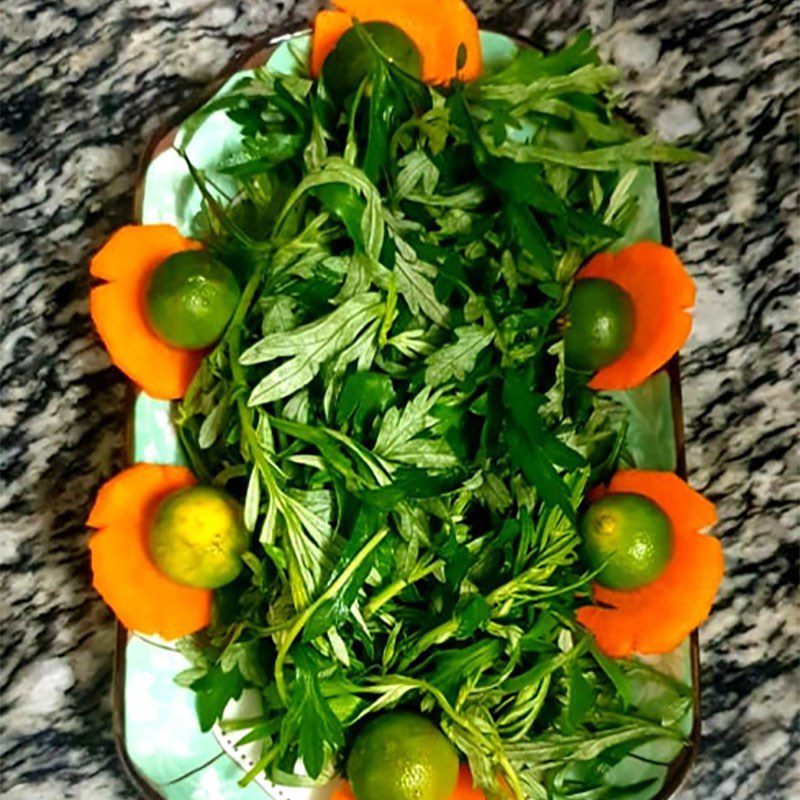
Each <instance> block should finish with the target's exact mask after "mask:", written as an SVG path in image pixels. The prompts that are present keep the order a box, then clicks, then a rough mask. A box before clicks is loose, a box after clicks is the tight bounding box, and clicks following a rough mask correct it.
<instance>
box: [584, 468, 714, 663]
mask: <svg viewBox="0 0 800 800" xmlns="http://www.w3.org/2000/svg"><path fill="white" fill-rule="evenodd" d="M628 492H630V493H634V494H641V495H644V496H645V497H647V498H649V499H650V500H652V501H653V502H654V503H656V504H657V505H658V506H659V507H660V508H661V510H662V511H663V512H664V513H665V514H666V515H667V516H668V517H669V519H670V522H671V523H672V528H673V534H674V539H673V553H672V559H671V560H670V563H669V564H668V565H667V568H666V570H664V572H663V573H662V574H661V575H660V576H659V577H658V578H657V579H656V580H655V581H653V582H652V583H649V584H647V585H646V586H643V587H641V588H640V589H634V590H632V591H628V592H621V591H615V590H612V589H606V588H604V587H602V586H600V585H598V584H595V585H594V587H593V591H594V599H595V600H596V601H597V602H598V603H601V604H603V606H606V607H601V606H586V607H584V608H581V609H579V610H578V621H579V622H580V623H581V624H582V625H583V626H584V627H586V628H588V629H589V630H590V631H591V632H592V633H593V634H594V637H595V639H596V641H597V644H598V646H599V647H600V649H601V650H603V652H605V653H606V654H607V655H609V656H613V657H615V658H624V657H627V656H630V655H633V653H641V654H655V653H668V652H670V651H671V650H673V649H674V648H675V647H677V646H678V645H679V644H680V643H681V642H682V641H683V640H684V639H685V638H686V636H688V635H689V634H690V633H691V632H692V631H693V630H694V629H695V628H696V627H698V626H699V625H700V624H701V623H702V622H703V621H704V620H705V619H706V618H707V617H708V614H709V612H710V610H711V606H712V605H713V602H714V597H715V596H716V593H717V590H718V589H719V585H720V583H721V582H722V575H723V572H724V563H723V557H722V546H721V545H720V543H719V540H718V539H716V538H714V537H713V536H708V535H705V534H701V533H700V532H699V531H701V530H703V529H705V528H708V527H709V526H711V525H713V524H714V523H715V522H716V519H717V516H716V511H715V509H714V505H713V504H712V503H710V502H709V501H708V500H706V499H705V498H704V497H703V496H702V495H700V494H699V493H698V492H695V491H694V490H693V489H692V488H691V487H690V486H689V485H688V484H687V483H685V482H684V481H682V480H681V479H680V478H679V477H678V476H677V475H674V474H673V473H671V472H655V471H648V470H622V471H620V472H617V473H616V474H615V475H614V477H613V478H612V480H611V483H610V484H609V486H608V487H606V488H604V489H600V490H598V491H595V492H594V493H593V498H596V497H601V496H603V495H605V494H616V493H628Z"/></svg>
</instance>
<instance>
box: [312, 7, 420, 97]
mask: <svg viewBox="0 0 800 800" xmlns="http://www.w3.org/2000/svg"><path fill="white" fill-rule="evenodd" d="M361 27H362V28H363V30H364V31H365V32H366V33H367V34H369V36H370V38H371V39H372V42H373V44H374V45H375V46H376V47H377V48H378V50H380V51H381V52H382V53H383V54H384V55H385V56H386V57H387V58H388V59H389V60H390V61H391V62H392V63H394V64H396V65H397V66H398V67H399V68H400V69H401V70H403V72H406V73H408V74H409V75H413V76H414V77H415V78H418V77H419V76H420V75H421V74H422V57H421V56H420V53H419V50H418V49H417V46H416V45H415V44H414V42H412V41H411V39H410V38H409V37H408V36H407V35H406V34H405V33H404V32H403V31H401V30H400V28H398V27H397V26H396V25H391V24H390V23H388V22H365V23H364V24H363V25H361ZM376 60H377V55H376V54H375V51H374V50H373V48H371V47H370V46H369V44H367V43H366V42H365V41H364V39H363V36H362V34H361V33H360V32H359V31H358V30H356V28H350V29H349V30H347V31H345V32H344V33H343V34H342V37H341V38H340V39H339V41H338V42H337V43H336V47H334V48H333V50H332V51H331V53H330V55H329V56H328V57H327V58H326V59H325V63H324V64H323V65H322V79H323V81H324V82H325V86H326V87H327V88H328V90H329V91H330V92H331V93H332V94H333V95H334V96H337V97H343V96H345V95H347V94H349V93H350V92H353V91H355V90H356V89H357V88H358V86H359V84H360V83H361V81H363V80H364V78H365V77H366V76H367V75H369V74H370V73H371V72H372V70H373V69H374V66H375V62H376Z"/></svg>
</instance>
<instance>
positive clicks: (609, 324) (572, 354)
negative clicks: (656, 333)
mask: <svg viewBox="0 0 800 800" xmlns="http://www.w3.org/2000/svg"><path fill="white" fill-rule="evenodd" d="M565 319H566V330H565V332H564V355H565V358H566V362H567V364H568V365H569V366H570V367H572V368H573V369H579V370H587V371H592V372H594V371H595V370H598V369H600V368H601V367H605V366H607V365H608V364H611V363H612V362H613V361H616V360H617V359H618V358H619V357H620V356H621V355H622V354H623V353H624V352H625V350H626V349H627V348H628V345H630V343H631V339H632V337H633V326H634V307H633V301H632V300H631V298H630V295H629V294H628V293H627V292H626V291H625V290H624V289H621V288H620V287H619V286H617V285H616V284H615V283H612V282H611V281H606V280H603V279H602V278H583V279H582V280H579V281H576V282H575V286H574V287H573V289H572V294H571V295H570V298H569V302H568V303H567V308H566V312H565Z"/></svg>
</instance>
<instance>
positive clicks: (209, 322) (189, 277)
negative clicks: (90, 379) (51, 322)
mask: <svg viewBox="0 0 800 800" xmlns="http://www.w3.org/2000/svg"><path fill="white" fill-rule="evenodd" d="M90 271H91V274H92V276H94V277H95V278H100V279H102V280H104V281H106V283H102V284H100V285H99V286H97V287H95V288H94V289H92V292H91V295H90V303H89V304H90V309H91V313H92V320H93V321H94V324H95V327H96V328H97V332H98V333H99V334H100V338H101V339H102V340H103V343H104V344H105V346H106V349H107V350H108V353H109V355H110V357H111V360H112V361H113V362H114V364H115V365H116V366H117V367H119V369H120V370H122V372H124V373H125V374H126V375H127V376H128V377H129V378H131V380H133V381H135V382H136V383H137V384H138V385H139V386H140V387H141V388H142V389H143V390H144V391H145V392H147V394H149V395H150V396H151V397H156V398H160V399H164V400H173V399H176V398H179V397H183V395H184V394H185V392H186V389H187V388H188V386H189V383H190V382H191V380H192V378H193V377H194V374H195V372H196V371H197V368H198V366H199V365H200V361H201V360H202V358H203V355H204V354H205V348H207V347H209V346H211V345H212V344H214V342H215V341H216V340H217V339H218V338H219V336H221V334H222V332H223V330H224V328H225V326H226V325H227V323H228V320H229V319H230V316H231V315H232V314H233V310H234V308H235V306H236V302H237V301H238V298H239V287H238V284H237V283H236V280H235V278H234V277H233V275H232V273H231V272H230V270H228V269H227V267H225V266H224V265H223V264H220V263H219V262H218V261H216V260H214V259H213V258H212V257H211V256H210V255H209V254H208V253H207V251H205V250H204V249H203V248H202V245H201V244H200V243H199V242H195V241H193V240H192V239H186V238H185V237H183V236H182V235H181V234H180V233H179V232H178V230H177V229H176V228H174V227H173V226H172V225H127V226H125V227H123V228H120V229H119V230H118V231H117V232H116V233H114V235H113V236H112V237H111V238H110V239H109V240H108V242H106V244H105V245H104V246H103V247H102V249H101V250H100V251H99V252H98V253H97V254H96V255H95V257H94V258H93V259H92V263H91V268H90Z"/></svg>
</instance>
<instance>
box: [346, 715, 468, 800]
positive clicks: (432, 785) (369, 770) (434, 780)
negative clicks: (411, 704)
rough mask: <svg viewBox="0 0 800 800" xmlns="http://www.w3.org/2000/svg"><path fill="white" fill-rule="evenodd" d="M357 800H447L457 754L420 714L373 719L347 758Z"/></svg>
mask: <svg viewBox="0 0 800 800" xmlns="http://www.w3.org/2000/svg"><path fill="white" fill-rule="evenodd" d="M347 776H348V778H349V779H350V785H351V786H352V788H353V793H354V794H355V796H356V800H445V798H449V797H450V796H451V795H452V794H453V791H454V790H455V787H456V781H457V780H458V755H457V754H456V751H455V749H454V748H453V746H452V745H451V744H450V742H449V741H448V740H447V738H446V737H445V736H444V734H443V733H442V732H441V730H439V728H437V727H436V725H434V724H433V723H432V722H431V721H430V720H429V719H427V718H426V717H423V716H421V715H419V714H412V713H409V712H405V711H395V712H391V713H388V714H383V715H381V716H379V717H376V718H375V719H372V720H370V721H369V722H368V723H367V724H366V725H365V726H364V728H363V729H362V730H361V732H360V733H359V734H358V737H357V738H356V740H355V742H354V743H353V748H352V750H351V751H350V756H349V758H348V759H347Z"/></svg>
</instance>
